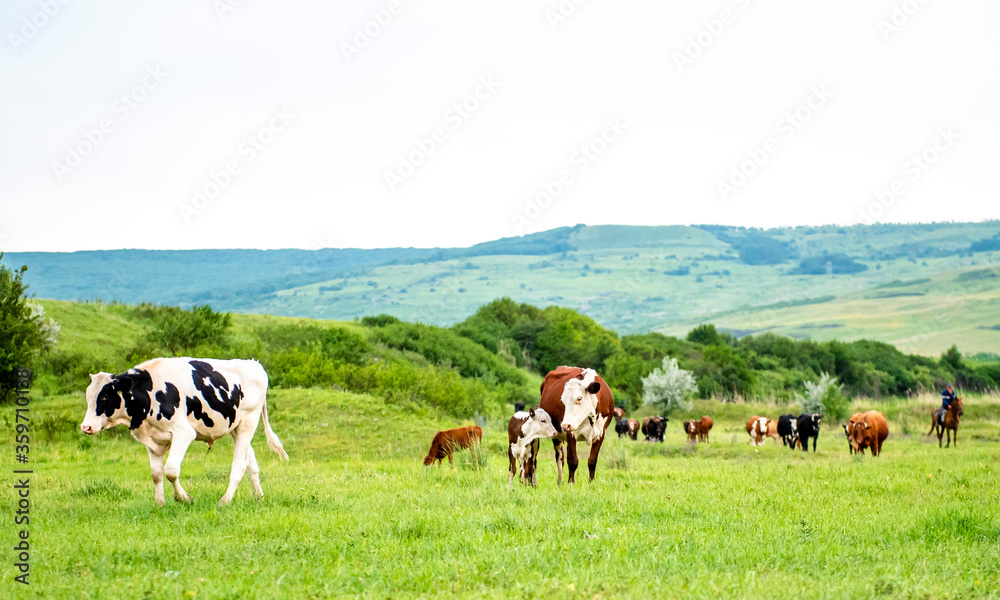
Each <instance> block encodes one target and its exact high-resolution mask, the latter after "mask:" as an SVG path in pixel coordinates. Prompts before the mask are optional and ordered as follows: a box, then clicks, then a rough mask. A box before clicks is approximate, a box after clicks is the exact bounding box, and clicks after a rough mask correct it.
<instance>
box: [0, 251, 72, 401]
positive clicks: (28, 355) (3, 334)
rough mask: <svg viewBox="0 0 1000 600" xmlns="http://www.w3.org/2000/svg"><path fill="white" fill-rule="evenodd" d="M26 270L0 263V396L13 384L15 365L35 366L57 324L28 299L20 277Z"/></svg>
mask: <svg viewBox="0 0 1000 600" xmlns="http://www.w3.org/2000/svg"><path fill="white" fill-rule="evenodd" d="M0 259H3V254H2V253H0ZM27 270H28V268H27V267H24V266H22V267H21V268H20V269H17V270H13V269H9V268H7V267H5V266H4V265H3V264H0V400H4V399H5V398H6V397H7V396H9V395H10V394H11V392H13V391H14V388H15V387H17V382H18V375H17V372H18V369H20V368H29V369H30V368H33V367H35V363H36V361H37V360H38V358H39V357H40V356H41V355H42V353H43V352H45V351H46V350H47V349H48V348H49V346H51V345H52V343H54V342H55V337H56V335H57V334H58V333H59V325H58V324H56V323H55V321H53V320H52V319H47V320H46V319H45V311H44V310H42V307H41V306H38V305H34V304H32V303H30V302H29V301H28V296H27V294H26V291H27V289H28V286H27V285H25V283H24V280H23V278H24V273H25V271H27Z"/></svg>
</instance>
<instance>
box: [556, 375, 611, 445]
mask: <svg viewBox="0 0 1000 600" xmlns="http://www.w3.org/2000/svg"><path fill="white" fill-rule="evenodd" d="M581 375H582V377H583V378H582V379H577V378H575V377H574V378H572V379H570V380H569V381H567V382H566V385H565V387H563V393H562V403H563V406H565V407H566V412H565V413H563V419H562V423H560V424H559V426H560V427H561V428H562V430H563V431H567V432H572V431H575V430H577V429H579V428H580V427H582V426H583V424H584V422H586V421H587V420H588V419H591V420H594V419H596V418H597V392H599V391H600V390H601V383H600V382H599V381H597V380H596V378H597V371H594V370H593V369H584V370H583V373H582V374H581Z"/></svg>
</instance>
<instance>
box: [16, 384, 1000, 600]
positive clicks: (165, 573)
mask: <svg viewBox="0 0 1000 600" xmlns="http://www.w3.org/2000/svg"><path fill="white" fill-rule="evenodd" d="M934 402H935V400H934V399H933V397H928V398H917V399H911V400H898V401H894V402H889V403H887V404H884V405H881V406H883V407H884V408H885V411H886V413H887V414H888V416H889V418H890V427H891V429H892V432H893V433H892V435H891V436H890V438H889V440H888V441H887V443H886V447H885V451H884V454H883V456H881V457H879V458H876V459H873V458H872V457H871V456H865V457H859V456H854V457H852V456H850V455H849V454H848V452H847V447H846V442H845V441H844V438H843V436H842V435H839V434H838V431H837V429H838V428H837V427H836V426H835V424H832V423H828V424H825V426H824V428H823V430H822V433H821V436H820V440H819V452H818V453H816V454H813V453H808V454H807V453H803V452H791V451H789V450H787V449H784V448H782V447H781V446H780V444H778V445H775V444H773V443H771V442H768V444H767V445H766V446H765V447H764V448H761V449H759V450H757V451H755V449H754V448H752V447H750V446H749V445H748V444H747V439H748V438H747V435H746V433H745V431H743V421H744V420H745V419H746V417H747V416H749V415H750V414H755V413H760V414H767V415H769V416H773V417H776V416H777V415H778V414H781V413H782V412H785V407H777V406H755V405H740V404H727V405H720V404H718V403H715V402H712V401H699V402H698V403H696V407H695V410H694V411H693V414H698V415H700V414H705V413H707V414H711V415H713V416H714V417H715V419H716V423H717V424H716V427H715V429H714V430H713V432H712V442H711V443H710V444H708V445H699V446H696V447H693V448H692V447H689V446H688V445H687V443H686V441H685V440H684V437H683V436H682V434H681V433H680V427H679V421H680V420H681V419H682V418H683V415H677V416H675V417H674V418H672V420H671V422H670V423H669V425H668V428H667V438H666V442H665V443H664V444H647V443H644V442H631V441H627V440H619V439H618V438H617V437H616V436H614V434H613V433H612V436H611V438H610V439H609V440H608V442H607V443H606V444H605V447H604V450H603V452H602V456H601V462H600V465H599V467H598V474H597V480H596V482H594V483H593V484H590V483H586V482H583V483H579V484H577V485H576V486H572V487H571V486H567V485H563V486H562V487H557V486H556V483H555V470H554V466H553V464H552V460H551V452H550V451H549V450H546V451H545V452H544V454H543V457H542V460H541V461H540V464H539V468H540V473H539V486H538V487H537V488H536V489H530V488H524V487H521V486H515V487H514V488H513V489H507V488H506V482H507V476H506V456H505V454H504V452H505V450H504V444H505V438H506V433H505V423H493V424H491V425H489V426H487V427H486V433H485V440H484V446H485V448H486V450H487V451H488V452H487V457H488V458H487V459H486V460H485V461H484V462H485V464H482V465H480V464H479V463H476V462H474V461H471V460H470V456H469V454H468V453H463V454H462V455H460V456H461V458H460V459H459V460H457V461H456V462H457V465H456V467H455V468H451V467H448V466H447V464H445V466H444V467H443V468H438V467H436V466H435V467H431V468H425V467H423V466H422V464H421V458H422V456H423V455H424V453H425V452H426V449H427V445H428V443H429V440H430V437H431V435H432V433H433V432H434V431H435V430H437V429H440V428H445V427H449V426H454V425H456V424H457V423H455V422H453V421H443V420H434V419H430V418H426V417H419V416H415V415H412V414H407V413H400V412H399V410H398V409H395V408H393V407H391V406H387V405H385V404H383V403H382V401H381V400H379V399H376V398H372V397H369V396H361V395H354V394H349V393H343V392H332V391H327V390H318V389H313V390H272V392H271V394H270V397H269V414H270V419H271V423H272V425H273V427H274V429H275V431H276V432H277V433H278V435H279V436H281V438H282V441H283V442H284V446H285V448H286V449H287V450H288V452H289V454H290V455H291V462H290V463H282V462H279V461H278V460H277V459H276V458H275V457H274V455H272V454H271V453H270V452H268V451H267V449H266V446H265V445H264V443H263V434H262V432H258V436H257V437H256V439H255V445H256V446H257V456H258V457H259V458H260V459H261V460H260V462H261V468H262V480H263V485H264V491H265V498H264V499H263V500H262V501H255V500H253V499H252V498H251V496H250V487H249V481H244V482H243V484H241V487H240V489H239V491H238V493H237V496H236V499H235V501H234V502H233V504H232V505H231V506H229V507H227V508H218V507H217V506H216V501H217V500H218V499H219V497H221V495H222V494H223V492H224V489H225V486H226V483H227V480H228V472H229V465H230V460H231V451H232V443H231V441H230V440H228V439H226V440H222V441H220V442H219V443H218V444H216V446H215V448H214V449H213V450H212V451H211V452H207V453H206V451H205V446H204V445H202V444H196V445H194V446H192V448H191V451H190V452H189V453H188V456H187V458H186V460H185V462H184V465H183V469H182V477H183V481H184V485H185V487H186V489H187V490H188V491H189V492H190V493H191V494H192V495H193V496H194V497H195V504H194V505H193V506H187V505H181V504H178V503H176V502H174V501H173V500H172V499H170V498H168V500H167V505H166V507H165V508H162V509H160V508H157V507H156V506H155V505H154V504H153V491H152V483H151V482H150V479H149V467H148V462H147V459H146V454H145V452H144V451H143V448H142V446H141V445H140V444H139V443H137V442H135V441H134V440H132V439H131V438H130V437H129V436H128V434H127V431H125V430H123V429H121V428H119V429H118V430H113V431H111V432H105V433H104V434H102V435H101V436H98V437H96V438H87V437H84V436H82V435H81V434H79V433H78V432H77V427H78V424H79V421H80V420H81V418H82V416H83V411H84V406H83V399H82V394H80V395H76V396H56V397H36V398H35V400H34V402H33V404H32V413H31V415H32V419H33V421H34V425H35V435H34V436H33V439H32V444H33V445H32V451H31V456H32V461H33V465H32V466H33V467H34V468H35V470H36V475H35V476H34V478H33V479H32V483H31V485H32V494H33V496H32V500H33V505H32V513H31V519H32V521H31V538H30V539H31V541H32V547H31V552H32V566H33V570H32V576H31V577H32V584H31V586H30V587H27V588H26V587H23V586H21V585H19V584H15V583H13V581H12V579H13V576H14V570H13V567H12V563H13V562H14V561H13V560H11V559H10V557H11V555H12V553H11V551H10V550H8V551H7V553H6V554H5V560H4V561H3V566H2V567H0V572H2V580H0V597H2V598H15V597H25V598H156V599H158V598H171V599H173V598H234V599H237V598H296V599H298V598H328V597H366V598H418V597H489V598H510V597H546V598H585V599H590V600H594V599H599V598H651V597H656V598H771V597H776V596H777V597H796V598H872V597H885V598H996V597H998V596H1000V477H998V473H997V469H998V465H1000V398H996V397H987V398H969V399H967V403H966V416H965V419H964V420H963V425H962V429H961V438H960V441H959V444H960V445H959V446H958V448H957V449H949V450H939V449H938V447H937V443H936V439H935V440H933V443H932V442H931V441H930V440H929V439H928V438H926V437H925V436H924V435H923V434H924V433H926V430H927V428H928V420H929V418H928V417H927V415H928V414H929V412H930V410H931V408H932V406H933V404H934ZM858 408H860V406H859V407H858ZM12 420H13V407H11V406H10V405H5V406H0V425H2V427H3V431H5V432H11V431H12V429H13V427H12ZM4 439H5V441H7V445H6V449H5V451H4V452H3V458H2V464H3V466H4V470H5V471H6V472H8V473H9V472H10V469H11V468H12V466H11V465H12V456H13V454H12V452H13V448H12V446H11V443H12V439H10V436H9V435H8V436H7V437H5V438H4ZM584 470H585V469H584ZM9 478H10V476H9V475H8V476H7V480H8V481H9V480H10V479H9ZM168 487H169V486H168ZM0 497H2V502H0V503H2V511H3V514H4V515H5V516H4V519H7V518H10V516H9V515H12V514H13V512H14V510H15V504H14V500H13V496H12V495H11V494H10V493H5V494H3V495H2V496H0ZM14 543H15V542H14V529H13V527H12V526H7V527H5V535H4V544H5V545H6V546H7V547H8V548H10V547H12V546H13V545H14Z"/></svg>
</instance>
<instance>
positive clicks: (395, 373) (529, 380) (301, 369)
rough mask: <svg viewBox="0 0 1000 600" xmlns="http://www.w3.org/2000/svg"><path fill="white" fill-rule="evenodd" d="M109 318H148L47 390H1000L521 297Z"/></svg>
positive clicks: (987, 373)
mask: <svg viewBox="0 0 1000 600" xmlns="http://www.w3.org/2000/svg"><path fill="white" fill-rule="evenodd" d="M108 309H109V311H110V312H111V313H112V314H109V315H108V318H109V319H123V320H125V321H130V322H132V323H138V324H140V325H142V329H143V330H144V331H145V332H146V333H145V334H144V335H143V336H142V337H141V338H140V339H139V340H138V341H137V342H135V343H130V344H122V345H119V346H113V347H103V346H100V345H97V344H90V345H87V346H83V347H82V348H81V347H79V346H74V345H65V346H64V345H58V344H57V345H56V346H54V347H53V348H51V349H50V350H48V351H46V352H44V353H43V354H42V355H41V356H40V358H38V360H37V363H36V372H37V374H38V381H39V386H40V387H41V388H42V389H43V390H44V391H45V392H48V393H75V392H80V391H81V390H82V388H83V387H85V386H86V383H87V381H88V377H87V374H88V373H96V372H99V371H110V372H114V373H120V372H123V371H125V370H127V369H128V368H130V367H132V366H134V365H136V364H138V363H140V362H142V361H144V360H147V359H150V358H154V357H158V356H211V357H216V358H256V359H257V360H260V362H261V363H262V364H263V365H264V367H265V368H266V369H267V371H268V373H269V375H270V379H271V385H272V386H274V387H314V386H321V387H335V388H337V389H344V390H348V391H352V392H357V393H367V394H372V395H376V396H379V397H382V398H385V399H386V400H387V401H389V402H392V403H394V404H396V405H400V406H408V407H412V408H413V409H414V410H426V409H427V408H433V409H436V410H440V411H442V412H444V413H447V414H451V415H454V416H457V417H468V416H471V415H473V414H475V413H477V412H478V413H480V414H500V413H502V412H503V411H505V410H506V409H507V407H508V406H509V405H510V404H513V403H514V402H517V401H524V402H526V403H529V404H530V403H532V402H534V401H536V400H537V398H538V388H537V385H538V383H537V381H538V379H537V378H534V377H532V376H531V373H532V372H533V373H536V374H539V375H540V374H544V373H545V372H547V371H549V370H551V369H554V368H555V367H557V366H559V365H563V364H570V365H577V366H581V367H592V368H595V369H598V370H599V371H600V372H601V374H602V375H603V376H604V378H605V379H606V380H607V381H608V383H609V384H610V385H611V387H612V389H613V390H614V392H615V397H616V400H617V403H618V404H619V405H620V406H623V407H626V408H628V409H635V408H637V407H638V406H639V405H641V404H642V392H643V390H642V380H643V378H644V377H646V376H647V375H649V374H650V373H651V372H652V371H653V370H654V369H656V368H658V367H660V366H661V365H662V364H663V360H664V358H665V357H672V358H676V359H677V361H678V364H679V366H680V368H682V369H685V370H688V371H691V372H692V373H693V374H694V376H695V377H696V381H697V385H698V390H697V394H698V396H699V397H701V398H710V397H716V398H722V399H736V398H745V399H753V398H769V399H778V400H787V401H789V402H792V401H795V399H796V395H797V394H798V393H801V391H802V390H803V389H804V385H805V383H806V382H810V381H816V380H818V379H819V378H820V377H821V375H822V374H823V373H829V374H832V375H834V376H836V377H837V380H838V382H839V383H840V384H842V385H843V386H844V388H843V389H844V393H845V394H847V395H848V396H866V397H874V398H878V397H881V396H900V395H907V394H910V393H913V392H916V391H918V390H921V389H937V388H940V387H943V385H944V384H945V383H946V382H955V383H956V384H957V385H958V387H959V388H960V389H969V390H987V389H996V388H998V387H1000V362H980V361H975V360H970V359H966V358H964V357H962V356H961V354H960V353H959V352H958V350H957V349H955V348H952V349H950V350H949V351H948V352H946V353H945V354H944V355H943V356H942V357H941V358H939V359H934V358H928V357H922V356H914V355H907V354H904V353H902V352H900V351H899V350H898V349H896V348H895V347H893V346H892V345H890V344H885V343H881V342H874V341H868V340H861V341H856V342H837V341H832V342H812V341H802V340H794V339H791V338H787V337H782V336H777V335H773V334H762V335H756V336H749V337H744V338H741V339H736V338H734V337H733V336H731V335H729V334H728V333H725V332H719V331H717V330H716V328H715V327H714V326H712V325H702V326H699V327H697V328H695V329H694V330H692V331H691V332H689V333H688V335H687V336H686V337H684V338H678V337H672V336H667V335H662V334H659V333H645V334H640V335H626V336H618V335H617V334H616V333H615V332H613V331H611V330H608V329H606V328H604V327H602V326H601V325H600V324H599V323H597V322H596V321H594V320H593V319H591V318H590V317H587V316H585V315H582V314H580V313H578V312H576V311H574V310H571V309H568V308H563V307H558V306H549V307H546V308H538V307H536V306H532V305H529V304H523V303H517V302H515V301H513V300H511V299H510V298H502V299H499V300H495V301H493V302H491V303H489V304H487V305H484V306H482V307H480V309H479V310H478V311H477V312H476V313H475V314H473V315H472V316H470V317H469V318H467V319H466V320H465V321H462V322H461V323H457V324H455V325H453V326H452V327H447V328H445V327H436V326H432V325H425V324H421V323H408V322H403V321H400V320H399V319H397V318H395V317H392V316H388V315H379V316H373V317H365V318H364V319H361V320H360V321H359V322H357V323H356V324H353V325H351V324H348V325H342V324H336V325H331V324H325V323H323V322H320V321H315V322H309V321H293V320H285V319H275V320H267V321H264V322H263V323H262V322H260V321H259V320H248V321H247V322H245V323H243V324H241V326H239V327H236V326H234V324H233V318H232V317H231V316H230V315H229V314H225V313H219V312H217V311H214V310H213V309H212V308H210V307H209V306H196V307H194V308H193V309H191V310H181V309H179V308H175V307H162V306H153V305H149V304H143V305H139V306H124V305H116V306H109V307H108ZM97 326H98V327H99V326H100V324H98V325H97ZM67 333H69V332H67ZM126 346H127V347H126Z"/></svg>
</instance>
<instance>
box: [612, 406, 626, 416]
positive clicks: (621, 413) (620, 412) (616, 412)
mask: <svg viewBox="0 0 1000 600" xmlns="http://www.w3.org/2000/svg"><path fill="white" fill-rule="evenodd" d="M611 412H612V414H614V415H615V418H616V419H621V418H623V417H624V416H625V411H624V410H622V409H621V408H619V407H617V406H616V407H615V409H614V410H613V411H611Z"/></svg>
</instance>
